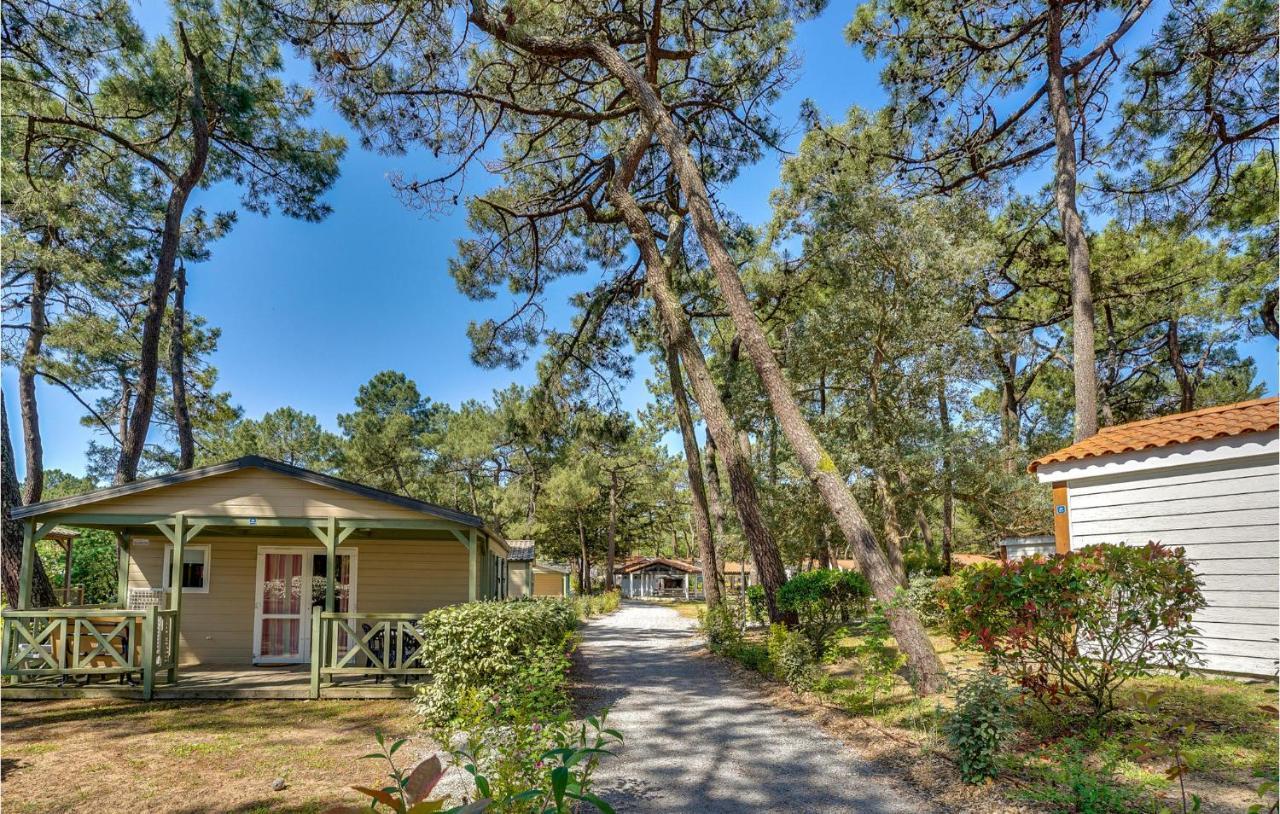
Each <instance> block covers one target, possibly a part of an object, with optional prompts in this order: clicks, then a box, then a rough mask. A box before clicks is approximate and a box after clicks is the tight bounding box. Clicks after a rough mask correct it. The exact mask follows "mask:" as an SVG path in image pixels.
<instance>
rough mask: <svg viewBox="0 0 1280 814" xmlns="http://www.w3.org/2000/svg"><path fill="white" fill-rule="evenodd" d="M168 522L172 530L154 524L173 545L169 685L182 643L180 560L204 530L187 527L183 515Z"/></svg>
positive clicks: (170, 583)
mask: <svg viewBox="0 0 1280 814" xmlns="http://www.w3.org/2000/svg"><path fill="white" fill-rule="evenodd" d="M170 522H171V523H172V524H173V526H172V528H170V526H169V525H168V524H167V523H156V524H155V525H156V527H157V528H159V529H160V531H161V532H162V533H163V534H164V536H166V537H168V538H169V542H170V543H172V544H173V556H172V557H170V558H169V609H170V610H172V611H173V623H172V627H171V629H170V631H169V634H170V636H171V639H172V641H171V643H170V645H169V654H170V658H171V659H172V660H173V661H172V664H173V666H172V667H170V668H169V683H170V684H176V683H177V681H178V660H179V655H180V654H179V653H178V645H179V643H180V642H181V641H182V560H183V554H184V552H185V549H186V545H187V541H188V540H189V539H191V538H192V537H194V536H195V535H196V534H198V533H199V532H200V530H201V529H202V528H204V524H198V525H194V526H188V525H187V518H186V516H184V515H181V514H177V515H174V516H173V517H172V518H171V520H170Z"/></svg>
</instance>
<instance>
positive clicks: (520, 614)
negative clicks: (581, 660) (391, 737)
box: [418, 598, 578, 726]
mask: <svg viewBox="0 0 1280 814" xmlns="http://www.w3.org/2000/svg"><path fill="white" fill-rule="evenodd" d="M577 625H578V605H577V603H575V602H574V601H573V600H571V599H561V598H546V599H519V600H512V601H507V602H467V603H464V604H460V605H450V606H448V607H445V608H438V609H436V610H433V611H429V612H428V613H427V614H426V615H425V616H423V617H422V621H421V622H420V623H419V626H418V628H419V630H420V631H421V633H422V634H423V637H424V639H425V642H424V644H423V650H424V651H425V652H426V655H425V656H424V658H423V661H424V664H425V666H426V667H428V668H430V670H431V674H432V680H431V683H430V684H427V685H425V686H423V687H421V688H419V690H418V706H419V710H420V711H421V712H422V714H423V716H424V717H425V718H426V719H427V721H428V723H430V724H432V725H434V726H443V725H445V724H446V723H447V722H448V721H449V720H451V719H452V718H453V717H454V716H455V715H456V714H457V712H458V703H459V701H460V700H461V699H462V698H464V696H468V695H470V694H472V693H475V692H478V693H479V694H481V695H485V696H490V695H492V696H494V697H496V698H497V699H498V700H499V701H502V700H509V699H510V698H511V697H513V695H515V694H519V693H521V692H530V691H538V692H545V693H546V695H547V697H546V698H545V699H543V701H544V702H545V704H546V705H548V706H557V705H558V704H559V703H562V700H561V699H557V698H556V697H555V696H556V694H557V692H558V691H559V686H558V684H557V682H554V681H552V682H550V683H551V684H553V685H555V686H550V687H547V686H545V684H546V683H547V682H546V681H539V682H524V683H525V684H528V685H530V686H522V679H523V678H525V673H526V672H527V671H528V670H529V669H530V667H531V666H534V665H537V667H538V669H539V672H542V673H543V674H544V678H545V673H546V672H547V669H548V668H552V669H554V668H555V667H556V666H557V665H560V664H561V663H562V662H563V666H565V667H567V660H565V659H564V656H565V654H566V653H567V652H568V651H569V650H570V649H572V647H571V646H572V642H571V641H570V635H571V634H572V632H573V630H574V628H576V627H577ZM560 683H562V682H560ZM533 685H538V686H533ZM549 711H550V712H554V711H555V710H554V709H553V710H549Z"/></svg>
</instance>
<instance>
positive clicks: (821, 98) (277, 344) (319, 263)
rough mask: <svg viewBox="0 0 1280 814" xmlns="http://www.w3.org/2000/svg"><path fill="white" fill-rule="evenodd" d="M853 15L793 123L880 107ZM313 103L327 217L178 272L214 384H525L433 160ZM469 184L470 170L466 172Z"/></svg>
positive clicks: (155, 14) (826, 50)
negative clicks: (500, 348) (391, 375)
mask: <svg viewBox="0 0 1280 814" xmlns="http://www.w3.org/2000/svg"><path fill="white" fill-rule="evenodd" d="M138 13H139V15H140V18H141V19H142V21H143V24H144V25H146V26H147V27H148V28H149V29H151V30H156V29H157V28H159V27H160V26H162V25H164V22H163V21H164V18H165V15H166V14H167V7H166V6H165V4H163V3H160V2H156V0H148V2H146V3H145V4H143V5H140V6H139V7H138ZM850 13H851V5H850V4H846V3H836V4H832V5H831V6H830V7H829V8H828V9H827V11H826V13H825V14H823V15H822V16H821V17H820V18H818V19H816V20H813V21H810V22H807V23H803V24H801V25H800V26H799V28H798V32H797V39H796V50H797V52H798V53H799V54H800V55H801V57H802V59H803V64H802V66H801V70H800V73H799V75H798V76H797V77H796V81H795V84H794V86H793V87H792V88H791V90H790V91H789V92H788V93H787V94H786V96H785V97H784V98H783V99H782V100H781V101H780V103H779V104H778V105H777V107H776V110H777V112H778V115H779V116H780V118H781V119H782V121H783V122H784V123H791V122H794V121H795V120H796V116H797V111H798V109H799V106H800V103H801V101H802V100H804V99H806V98H809V99H812V100H814V102H815V103H816V104H817V106H818V108H819V109H820V110H821V111H822V112H823V113H824V114H825V115H827V116H831V117H835V118H842V117H843V116H844V113H845V111H846V110H847V109H848V107H849V106H850V105H855V104H856V105H860V106H863V107H868V108H875V107H878V106H879V105H880V104H882V103H883V100H884V93H883V91H882V90H881V89H880V87H879V84H878V76H877V71H876V69H875V68H874V66H872V65H869V64H868V63H867V62H866V61H865V60H864V59H863V58H862V55H861V53H860V51H859V50H857V49H855V48H850V47H849V46H848V45H847V44H846V43H845V41H844V36H843V29H844V25H845V23H846V22H847V20H848V18H849V15H850ZM290 70H291V73H292V78H293V79H296V80H298V81H306V78H307V77H306V74H305V70H304V69H303V68H302V67H300V66H298V65H291V68H290ZM320 108H321V109H320V110H319V111H318V113H317V116H316V117H315V123H316V124H317V125H319V126H322V127H324V128H326V129H329V130H331V131H334V132H337V133H342V134H345V135H347V136H348V142H349V145H350V147H349V150H348V153H347V157H346V159H345V161H344V162H343V165H342V176H341V178H339V180H338V182H337V184H336V185H335V187H334V188H333V190H332V191H331V192H330V194H329V196H328V200H329V202H330V203H331V204H332V205H333V210H334V211H333V214H332V215H330V216H329V217H328V218H327V219H326V220H325V221H323V222H322V223H319V224H309V223H302V222H298V221H293V220H290V219H288V218H285V217H281V216H278V215H272V216H271V217H269V218H262V217H259V216H256V215H252V214H247V213H245V214H242V215H241V217H240V221H239V223H237V225H236V227H235V229H234V230H233V231H232V233H231V234H230V235H229V236H227V237H226V238H224V239H223V240H221V241H219V242H218V243H216V244H215V245H214V246H213V255H212V258H211V260H210V261H209V262H207V263H203V264H199V265H197V266H188V277H189V292H188V307H189V308H190V309H191V310H193V311H194V312H196V313H199V314H201V315H203V316H204V317H206V318H207V319H208V321H209V323H210V324H211V325H214V326H217V327H219V328H221V329H222V338H221V342H220V345H219V349H218V352H217V353H216V355H215V356H214V357H213V360H212V361H213V363H214V364H215V365H216V366H217V368H218V370H219V372H220V387H221V389H224V390H229V391H230V392H231V393H232V395H233V399H234V401H235V402H236V403H238V404H239V405H240V406H241V407H243V408H244V410H245V414H246V415H247V416H250V417H255V418H256V417H260V416H261V415H262V414H263V413H266V412H268V411H270V410H273V409H275V408H277V407H281V406H284V405H291V406H293V407H296V408H298V409H300V410H304V411H306V412H309V413H314V414H315V415H316V416H317V417H318V418H319V419H320V421H321V423H323V424H325V425H326V426H327V427H329V428H330V429H336V421H335V417H336V416H337V414H338V413H340V412H347V411H349V410H350V409H351V406H352V401H353V399H354V397H355V394H356V390H357V388H358V387H359V386H360V385H361V384H363V383H364V382H366V381H367V380H368V379H369V378H370V377H371V376H372V375H373V374H374V373H376V372H378V371H380V370H386V369H395V370H401V371H403V372H405V373H406V374H407V375H408V376H410V377H411V378H413V379H414V380H416V381H417V383H418V385H419V388H420V389H421V390H422V391H423V392H424V393H425V394H426V395H428V396H430V397H431V398H432V399H433V400H436V401H442V402H448V403H450V404H455V405H456V404H458V403H459V402H461V401H463V400H466V399H472V398H474V399H487V398H488V397H489V395H490V394H491V393H492V392H493V391H494V390H496V389H500V388H502V387H504V386H505V385H506V384H508V383H509V382H511V381H512V380H515V381H519V382H522V383H526V384H527V383H530V382H531V381H532V365H529V366H527V367H526V368H525V369H522V370H519V371H508V370H495V371H488V370H482V369H480V368H477V367H475V366H474V365H472V364H471V362H470V359H469V355H468V354H469V350H470V345H469V342H468V340H467V337H466V333H465V332H466V327H467V324H468V322H470V321H471V320H476V319H483V318H485V317H486V316H492V315H499V314H502V313H503V312H504V308H505V307H506V305H507V302H506V301H505V300H504V298H503V297H502V296H499V298H498V299H497V300H496V301H490V302H482V303H474V302H471V301H469V300H467V299H466V298H465V297H463V296H462V295H461V294H459V293H458V291H457V290H456V289H455V287H454V285H453V280H452V279H451V278H450V277H449V275H448V272H447V262H448V259H449V257H450V255H451V253H452V252H453V247H454V242H455V241H456V240H457V239H458V238H459V237H462V236H463V235H465V234H466V224H465V222H464V213H463V211H462V209H461V208H457V209H455V210H453V211H451V212H447V213H444V214H437V215H431V216H427V215H425V214H423V213H420V212H417V211H414V210H411V209H409V208H407V207H405V206H404V205H403V204H402V203H401V202H400V200H399V199H398V198H397V197H396V196H395V195H394V194H393V193H392V190H391V186H390V183H389V181H388V175H389V174H391V173H393V172H396V171H403V172H405V173H406V174H423V175H429V174H431V172H432V170H433V166H432V161H431V160H430V158H429V157H428V158H426V159H424V158H422V157H420V156H417V155H410V156H393V157H387V156H381V155H377V154H374V153H369V152H366V151H363V150H361V149H360V147H359V145H358V140H357V139H356V138H355V137H354V136H353V135H352V134H351V132H350V128H348V127H347V125H346V124H345V122H343V121H342V119H341V118H340V117H339V116H338V115H336V114H335V113H333V112H332V111H330V110H328V109H326V108H324V107H323V105H321V106H320ZM779 160H780V157H779V156H769V157H766V158H765V159H764V160H763V161H761V162H760V163H759V164H757V165H756V166H754V167H751V168H749V169H748V170H747V171H745V172H744V173H743V174H742V175H741V177H740V178H738V179H737V180H736V181H735V182H734V183H733V185H732V186H731V187H730V188H729V189H727V190H726V191H725V193H724V194H723V195H722V199H723V200H724V201H726V202H727V203H728V204H729V205H730V206H731V207H732V208H733V209H734V210H735V211H736V212H737V213H738V214H739V215H740V216H741V217H743V218H745V219H747V220H748V221H750V222H755V223H759V222H761V221H763V220H764V219H766V218H767V217H768V215H769V205H768V196H769V191H770V190H771V189H772V187H773V185H774V184H775V182H776V180H777V173H778V162H779ZM477 178H478V174H473V181H474V180H476V179H477ZM469 188H470V189H471V190H472V191H474V190H476V189H479V188H480V187H479V186H471V187H469ZM236 198H237V192H236V190H235V189H234V188H231V187H227V186H222V187H215V188H213V189H209V190H201V191H199V192H198V193H197V195H196V196H194V198H193V201H192V204H193V205H199V206H203V207H205V208H206V209H208V210H223V209H228V208H234V206H235V202H236ZM580 282H581V283H583V285H584V286H585V285H588V284H590V282H592V280H591V279H590V276H589V275H588V277H587V278H585V279H583V280H581V281H580ZM573 287H575V286H571V285H564V286H561V287H557V289H556V292H557V294H558V295H559V296H558V297H557V298H556V299H555V300H554V301H552V302H550V303H548V305H549V313H550V315H551V316H552V318H553V319H559V320H562V321H563V320H567V318H568V309H567V308H566V307H565V305H564V298H565V297H566V296H567V294H568V293H569V291H570V289H571V288H573ZM1243 350H1244V351H1245V352H1247V353H1249V354H1250V355H1253V356H1254V357H1255V358H1256V359H1258V361H1259V365H1258V367H1259V369H1260V371H1261V372H1262V374H1263V376H1264V379H1265V382H1266V386H1267V390H1268V392H1270V393H1274V392H1275V391H1276V372H1275V358H1276V357H1275V344H1274V343H1273V342H1271V341H1269V340H1268V341H1258V342H1253V343H1250V344H1248V345H1247V346H1245V347H1244V348H1243ZM648 372H649V371H648V368H647V366H646V365H644V364H643V363H642V364H640V365H639V366H638V369H637V374H638V375H637V377H636V379H635V380H634V381H633V382H632V383H631V384H630V386H629V387H628V388H627V389H626V391H625V394H624V401H625V404H626V406H627V407H629V408H631V409H634V408H637V407H639V406H641V405H643V404H644V403H645V401H647V399H648V392H647V390H646V388H645V385H644V379H645V376H646V375H648ZM3 382H4V392H5V400H6V401H7V402H8V404H9V405H10V408H11V409H10V419H11V421H13V422H14V424H13V425H12V426H11V430H13V431H14V432H15V435H14V438H15V441H16V440H17V439H19V438H20V435H18V434H17V431H18V426H17V423H16V422H17V421H18V416H17V412H16V392H15V376H14V372H13V370H12V369H10V368H6V369H5V370H4V376H3ZM40 408H41V419H42V421H41V423H42V427H43V430H44V432H43V436H44V448H45V465H46V467H50V468H59V469H63V470H67V471H70V472H75V473H81V472H83V471H84V464H85V461H84V452H85V448H86V446H87V444H88V440H89V438H90V436H91V434H90V432H89V430H87V429H85V428H83V427H81V426H80V425H79V423H78V422H79V418H80V415H81V410H80V408H79V406H78V405H77V404H75V402H74V401H73V400H72V399H71V398H70V397H69V396H67V395H65V394H63V393H62V392H60V391H58V390H55V389H54V388H53V387H51V386H48V385H46V384H44V383H41V385H40ZM17 446H18V448H17V449H16V453H17V461H16V463H17V466H18V471H19V473H21V472H22V467H23V461H22V450H21V445H20V443H19V444H18V445H17Z"/></svg>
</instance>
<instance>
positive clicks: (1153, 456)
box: [1036, 432, 1280, 483]
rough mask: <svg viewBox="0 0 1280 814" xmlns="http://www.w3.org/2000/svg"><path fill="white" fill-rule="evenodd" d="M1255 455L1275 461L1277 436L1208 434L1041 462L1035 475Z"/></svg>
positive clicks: (1046, 478)
mask: <svg viewBox="0 0 1280 814" xmlns="http://www.w3.org/2000/svg"><path fill="white" fill-rule="evenodd" d="M1254 456H1257V457H1260V458H1263V459H1264V460H1263V461H1260V463H1266V462H1270V463H1274V462H1275V461H1276V459H1277V456H1280V436H1277V435H1276V433H1271V432H1251V433H1248V434H1246V435H1236V436H1232V437H1230V438H1211V439H1209V440H1207V441H1193V442H1191V443H1187V444H1172V445H1170V446H1167V447H1157V448H1155V449H1144V450H1140V451H1138V452H1122V453H1116V454H1113V455H1098V456H1095V457H1092V458H1085V459H1083V460H1076V461H1059V462H1056V463H1051V464H1042V465H1041V466H1040V467H1039V468H1038V469H1037V470H1036V478H1037V480H1039V481H1040V482H1041V483H1059V482H1061V481H1076V480H1081V479H1084V478H1099V477H1105V476H1107V475H1124V474H1128V473H1131V472H1143V471H1148V470H1153V469H1166V468H1169V467H1174V466H1193V465H1196V464H1207V463H1216V462H1219V461H1231V460H1237V459H1240V458H1251V457H1254Z"/></svg>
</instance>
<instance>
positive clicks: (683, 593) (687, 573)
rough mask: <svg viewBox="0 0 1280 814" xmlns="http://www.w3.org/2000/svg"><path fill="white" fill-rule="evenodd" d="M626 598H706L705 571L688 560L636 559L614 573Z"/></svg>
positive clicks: (630, 560) (665, 558)
mask: <svg viewBox="0 0 1280 814" xmlns="http://www.w3.org/2000/svg"><path fill="white" fill-rule="evenodd" d="M614 574H615V576H614V581H615V582H616V583H618V585H619V586H620V587H621V588H622V595H623V596H626V597H650V596H659V597H673V598H674V597H682V598H684V599H688V598H690V597H695V596H701V595H702V569H701V568H699V567H698V566H697V565H695V564H694V563H691V562H688V561H686V560H674V559H670V558H668V557H632V558H630V559H628V560H627V561H626V562H624V563H623V564H622V565H621V566H619V567H618V568H617V569H615V571H614Z"/></svg>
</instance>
